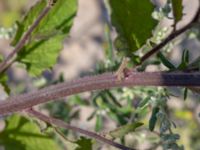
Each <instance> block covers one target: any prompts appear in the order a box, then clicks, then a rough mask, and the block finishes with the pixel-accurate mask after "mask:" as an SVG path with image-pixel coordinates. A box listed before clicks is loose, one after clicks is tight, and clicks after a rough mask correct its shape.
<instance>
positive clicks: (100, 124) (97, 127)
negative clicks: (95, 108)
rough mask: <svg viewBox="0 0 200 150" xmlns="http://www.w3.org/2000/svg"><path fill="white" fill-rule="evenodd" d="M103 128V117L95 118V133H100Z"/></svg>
mask: <svg viewBox="0 0 200 150" xmlns="http://www.w3.org/2000/svg"><path fill="white" fill-rule="evenodd" d="M102 127H103V117H102V116H101V115H99V114H98V115H97V116H96V124H95V131H97V132H98V131H100V130H101V129H102Z"/></svg>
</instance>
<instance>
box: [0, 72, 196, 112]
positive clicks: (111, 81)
mask: <svg viewBox="0 0 200 150" xmlns="http://www.w3.org/2000/svg"><path fill="white" fill-rule="evenodd" d="M130 86H200V73H199V72H196V73H195V72H193V73H183V72H169V73H167V72H129V74H128V76H127V77H126V78H125V79H124V80H121V81H119V80H117V77H116V75H115V74H112V73H105V74H102V75H97V76H90V77H84V78H80V79H77V80H75V81H71V82H66V83H59V84H57V85H52V86H49V87H46V88H43V89H41V90H38V91H34V92H30V93H27V94H22V95H18V96H12V97H9V98H7V99H6V100H5V101H1V102H0V116H1V115H7V114H11V113H13V112H16V111H22V110H24V109H27V108H31V107H32V106H35V105H38V104H41V103H45V102H48V101H50V100H56V99H59V98H62V97H65V96H69V95H74V94H77V93H81V92H86V91H94V90H102V89H109V88H115V87H130Z"/></svg>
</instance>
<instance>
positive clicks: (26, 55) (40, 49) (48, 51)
mask: <svg viewBox="0 0 200 150" xmlns="http://www.w3.org/2000/svg"><path fill="white" fill-rule="evenodd" d="M63 37H64V36H63V35H58V36H55V37H54V38H50V39H48V40H41V41H37V42H32V43H30V44H27V45H26V46H25V47H24V48H23V49H22V50H21V51H20V52H19V55H18V58H17V60H18V61H19V62H21V63H24V64H26V66H27V70H28V71H29V74H30V75H32V76H37V75H39V74H41V72H42V71H43V70H44V69H47V68H50V67H51V66H52V65H53V64H55V63H56V59H57V56H58V54H59V51H60V50H61V49H62V47H63V46H62V44H61V41H62V40H63Z"/></svg>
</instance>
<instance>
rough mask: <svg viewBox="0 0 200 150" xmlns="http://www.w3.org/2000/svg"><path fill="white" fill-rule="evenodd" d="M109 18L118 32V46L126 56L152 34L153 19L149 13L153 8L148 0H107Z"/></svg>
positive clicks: (154, 22) (154, 23)
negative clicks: (109, 10) (109, 11)
mask: <svg viewBox="0 0 200 150" xmlns="http://www.w3.org/2000/svg"><path fill="white" fill-rule="evenodd" d="M109 4H110V8H111V19H112V23H113V25H114V26H115V28H116V30H117V32H118V34H119V35H118V38H117V39H116V40H117V42H116V43H118V44H116V45H118V46H116V48H117V49H118V50H121V51H122V52H123V53H124V54H125V55H126V56H128V57H132V54H133V52H134V51H136V50H138V49H139V48H141V47H142V46H143V45H144V44H145V43H146V41H147V39H148V38H150V37H151V36H152V30H153V29H154V28H155V26H156V24H157V21H155V20H154V19H153V18H152V16H151V14H152V12H153V10H154V6H153V4H152V3H151V2H150V1H149V0H143V1H141V0H109Z"/></svg>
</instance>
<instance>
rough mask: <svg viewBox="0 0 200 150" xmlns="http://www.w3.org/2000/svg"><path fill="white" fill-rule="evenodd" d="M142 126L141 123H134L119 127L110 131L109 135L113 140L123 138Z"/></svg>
mask: <svg viewBox="0 0 200 150" xmlns="http://www.w3.org/2000/svg"><path fill="white" fill-rule="evenodd" d="M142 125H143V123H141V122H134V123H131V124H127V125H124V126H121V127H119V128H117V129H115V130H113V131H111V132H110V133H109V134H110V135H111V136H112V137H113V138H120V137H123V136H125V135H126V134H128V133H130V132H134V131H135V129H136V128H138V127H140V126H142Z"/></svg>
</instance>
